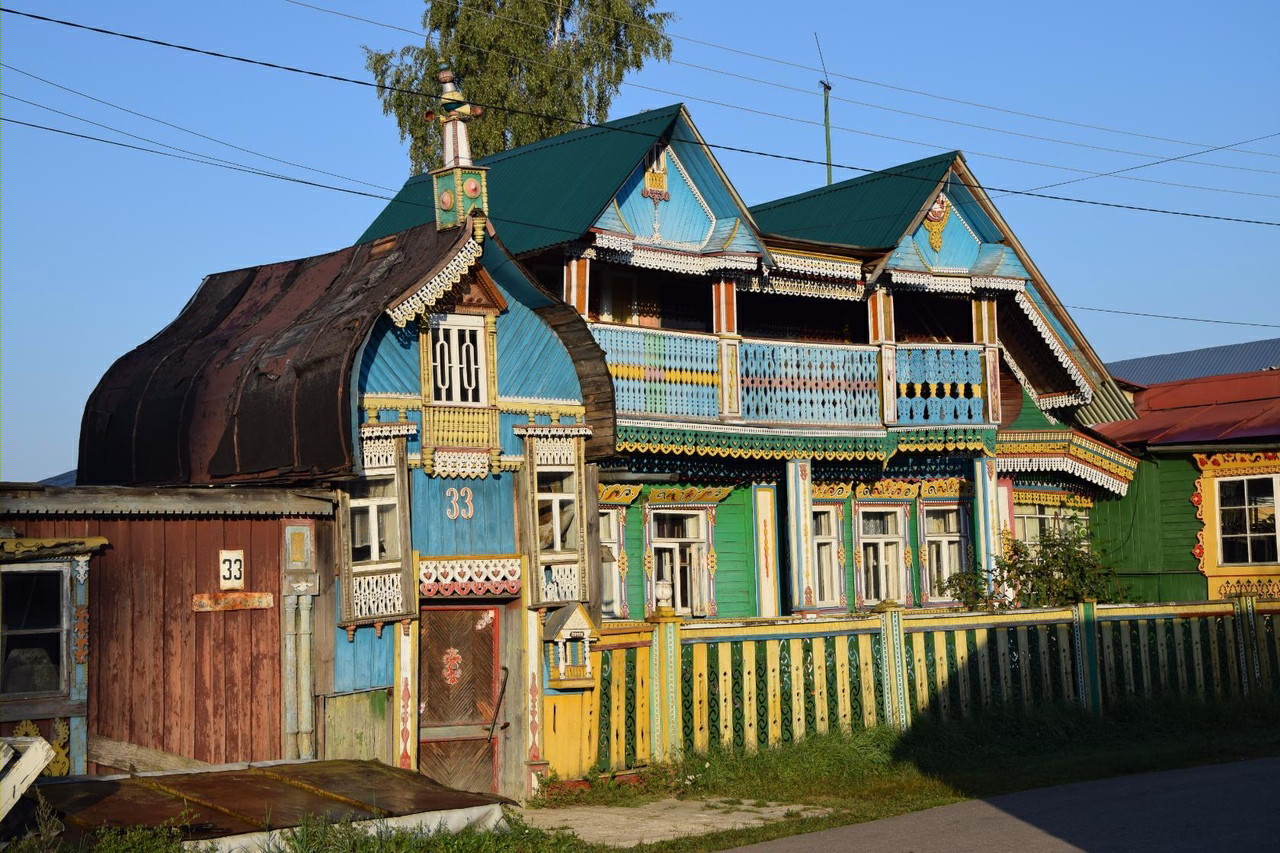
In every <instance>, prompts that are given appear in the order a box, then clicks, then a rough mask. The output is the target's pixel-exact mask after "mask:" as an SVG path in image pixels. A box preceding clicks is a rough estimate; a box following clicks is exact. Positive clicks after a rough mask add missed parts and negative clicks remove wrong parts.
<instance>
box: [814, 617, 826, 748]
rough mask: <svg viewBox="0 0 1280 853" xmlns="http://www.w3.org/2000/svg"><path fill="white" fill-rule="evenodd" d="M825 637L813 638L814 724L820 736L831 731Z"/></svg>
mask: <svg viewBox="0 0 1280 853" xmlns="http://www.w3.org/2000/svg"><path fill="white" fill-rule="evenodd" d="M828 642H830V641H829V640H828V639H827V638H825V637H814V638H813V724H814V726H815V727H816V728H817V730H818V733H819V734H826V733H827V732H828V731H830V729H829V728H828V726H829V725H830V723H829V722H828V721H827V643H828Z"/></svg>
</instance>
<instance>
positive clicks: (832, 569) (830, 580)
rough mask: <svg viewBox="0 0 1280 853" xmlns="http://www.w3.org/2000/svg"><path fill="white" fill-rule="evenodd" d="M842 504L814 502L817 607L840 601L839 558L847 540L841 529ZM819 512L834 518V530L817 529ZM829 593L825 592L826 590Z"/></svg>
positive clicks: (814, 564) (842, 568) (842, 570)
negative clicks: (822, 531) (828, 531)
mask: <svg viewBox="0 0 1280 853" xmlns="http://www.w3.org/2000/svg"><path fill="white" fill-rule="evenodd" d="M840 509H841V507H840V506H839V505H838V504H814V505H813V551H814V554H813V573H814V578H813V580H814V591H813V594H814V604H815V605H816V606H818V607H835V606H838V605H839V604H840V591H841V588H842V586H843V584H842V583H841V578H842V575H843V573H844V561H843V560H841V559H840V556H841V552H842V551H843V550H844V548H843V547H842V545H843V543H844V531H843V530H841V529H840V528H841V523H840V521H841V517H842V516H843V513H841V512H840ZM818 516H824V517H827V518H829V519H830V520H831V532H830V533H828V534H820V533H819V532H818V530H819V526H818ZM824 592H825V593H826V594H825V595H824V594H823V593H824Z"/></svg>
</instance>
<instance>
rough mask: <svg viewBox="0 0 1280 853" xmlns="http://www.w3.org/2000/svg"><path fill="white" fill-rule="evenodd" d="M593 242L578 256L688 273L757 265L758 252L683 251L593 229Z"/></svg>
mask: <svg viewBox="0 0 1280 853" xmlns="http://www.w3.org/2000/svg"><path fill="white" fill-rule="evenodd" d="M592 237H593V240H594V245H592V246H587V247H585V248H583V249H582V250H581V251H580V252H579V253H578V256H579V257H582V258H595V259H598V260H602V261H609V262H610V263H616V264H625V265H627V266H633V267H642V268H645V269H655V270H664V271H666V272H676V273H685V274H688V275H706V274H708V273H712V272H718V271H722V270H745V271H750V272H754V271H756V270H758V269H759V268H760V255H758V254H755V253H741V252H715V253H706V254H703V253H699V252H683V251H680V250H678V249H667V248H661V247H657V246H647V245H641V244H639V243H637V242H636V241H635V239H634V238H632V237H630V236H628V235H623V234H613V233H608V232H603V231H597V232H593V234H592Z"/></svg>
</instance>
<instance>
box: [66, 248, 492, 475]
mask: <svg viewBox="0 0 1280 853" xmlns="http://www.w3.org/2000/svg"><path fill="white" fill-rule="evenodd" d="M469 238H470V229H469V228H460V229H457V230H456V231H454V232H451V233H445V234H443V235H442V234H441V233H439V232H437V231H436V230H435V228H434V227H431V226H426V227H420V228H414V229H411V230H409V231H405V232H402V233H401V234H399V235H397V240H396V247H395V250H394V252H392V253H390V254H388V255H385V256H383V257H371V256H370V246H368V245H365V246H355V247H351V248H347V249H343V250H342V251H339V252H333V253H330V254H327V255H320V256H317V257H312V258H304V259H301V260H295V261H285V262H282V263H277V264H270V265H267V266H260V267H252V268H249V269H244V270H236V271H233V272H227V273H219V274H216V275H212V276H209V277H208V278H206V279H205V280H204V282H203V283H202V284H201V286H200V288H199V290H198V291H197V292H196V294H195V296H193V297H192V299H191V301H190V302H189V303H187V306H186V307H185V308H184V309H183V311H182V313H181V314H179V316H178V318H177V319H176V320H174V322H173V323H171V324H170V325H169V326H168V327H166V328H165V329H164V330H163V331H161V332H160V333H159V334H158V335H156V336H155V337H154V338H152V339H151V340H150V341H148V342H146V343H144V344H143V345H142V346H140V347H138V348H137V349H135V350H133V351H132V352H130V353H128V354H126V355H125V356H123V357H122V358H120V359H119V360H118V361H117V362H116V363H115V364H114V365H112V367H111V369H110V370H108V371H107V374H106V375H105V376H104V377H103V379H102V381H101V382H100V383H99V384H98V387H97V388H96V389H95V390H94V392H93V394H92V395H91V396H90V398H89V402H88V404H87V405H86V406H85V414H84V420H83V423H82V426H81V434H80V465H79V474H78V477H79V482H80V483H84V484H100V485H107V484H119V485H143V484H161V483H168V484H180V483H233V482H249V481H272V482H303V481H307V480H315V479H316V478H318V477H326V476H335V475H343V474H348V473H350V472H351V470H352V465H353V459H354V449H353V447H352V441H353V438H352V423H351V418H352V405H351V396H350V395H351V384H352V383H351V373H352V370H353V369H354V363H355V355H356V352H357V351H358V350H359V348H360V346H361V345H362V344H363V342H364V340H365V338H366V337H367V336H368V334H369V331H370V329H371V328H372V327H373V323H374V321H375V320H376V319H377V318H378V316H379V315H380V314H381V312H382V311H383V310H384V309H385V308H386V307H387V306H388V305H390V304H391V303H392V302H393V301H395V299H397V298H398V297H400V296H401V295H402V294H404V293H405V292H406V291H408V290H409V289H410V288H411V287H413V286H414V285H415V284H416V283H417V282H419V281H421V280H422V279H423V277H424V276H430V275H433V274H434V273H435V272H436V271H437V270H438V269H439V268H441V267H443V266H444V264H445V263H447V262H448V261H449V260H450V259H451V258H452V257H453V256H454V254H456V252H457V250H458V249H459V248H461V246H462V245H463V244H464V243H465V242H466V241H467V240H468V239H469Z"/></svg>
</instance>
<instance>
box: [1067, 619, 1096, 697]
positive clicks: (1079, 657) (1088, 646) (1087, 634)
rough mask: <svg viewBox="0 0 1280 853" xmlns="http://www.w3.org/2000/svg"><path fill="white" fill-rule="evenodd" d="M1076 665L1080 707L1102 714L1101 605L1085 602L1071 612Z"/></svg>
mask: <svg viewBox="0 0 1280 853" xmlns="http://www.w3.org/2000/svg"><path fill="white" fill-rule="evenodd" d="M1071 609H1072V611H1073V612H1072V621H1073V622H1074V623H1075V624H1074V625H1073V627H1074V628H1075V643H1074V644H1073V647H1072V651H1073V653H1074V654H1075V659H1076V660H1075V664H1076V696H1077V697H1078V698H1079V702H1080V705H1081V707H1083V708H1085V709H1087V710H1089V711H1092V712H1093V713H1095V714H1101V713H1102V669H1101V666H1100V664H1099V661H1098V655H1099V649H1098V604H1097V602H1094V601H1082V602H1080V603H1079V604H1076V605H1074V606H1073V607H1072V608H1071Z"/></svg>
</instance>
